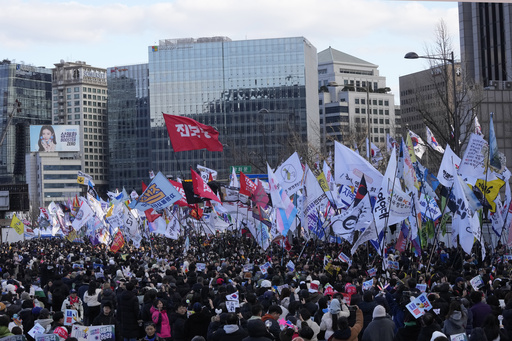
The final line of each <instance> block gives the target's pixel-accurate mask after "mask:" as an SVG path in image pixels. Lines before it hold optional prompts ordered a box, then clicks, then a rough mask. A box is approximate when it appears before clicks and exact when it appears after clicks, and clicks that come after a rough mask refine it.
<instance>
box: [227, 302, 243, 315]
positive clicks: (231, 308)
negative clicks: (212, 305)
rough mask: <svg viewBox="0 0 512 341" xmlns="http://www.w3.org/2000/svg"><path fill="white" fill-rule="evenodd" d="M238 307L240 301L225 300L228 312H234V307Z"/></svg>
mask: <svg viewBox="0 0 512 341" xmlns="http://www.w3.org/2000/svg"><path fill="white" fill-rule="evenodd" d="M238 307H240V303H239V302H238V301H226V308H227V309H228V312H229V313H234V312H236V308H238Z"/></svg>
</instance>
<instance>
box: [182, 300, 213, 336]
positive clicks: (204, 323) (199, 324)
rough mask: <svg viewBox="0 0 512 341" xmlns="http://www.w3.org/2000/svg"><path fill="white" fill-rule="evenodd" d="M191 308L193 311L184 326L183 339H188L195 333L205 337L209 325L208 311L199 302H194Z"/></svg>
mask: <svg viewBox="0 0 512 341" xmlns="http://www.w3.org/2000/svg"><path fill="white" fill-rule="evenodd" d="M192 308H193V312H194V313H193V314H192V315H190V317H189V318H188V320H187V321H186V322H185V326H184V331H185V340H188V341H190V340H192V338H193V337H194V336H196V335H199V336H202V337H204V338H205V339H206V337H207V334H208V326H209V325H210V318H211V316H210V313H209V312H208V310H207V308H203V306H202V305H201V303H199V302H196V303H194V305H193V307H192Z"/></svg>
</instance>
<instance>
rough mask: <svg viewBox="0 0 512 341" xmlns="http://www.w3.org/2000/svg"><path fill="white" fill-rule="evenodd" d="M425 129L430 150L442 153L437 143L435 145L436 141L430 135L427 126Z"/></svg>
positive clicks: (442, 149) (432, 135)
mask: <svg viewBox="0 0 512 341" xmlns="http://www.w3.org/2000/svg"><path fill="white" fill-rule="evenodd" d="M425 127H426V128H427V142H428V144H429V145H430V147H432V149H434V150H436V151H438V152H439V153H444V148H443V147H441V146H440V145H439V143H437V140H436V138H435V137H434V134H432V131H430V129H429V128H428V127H427V126H425Z"/></svg>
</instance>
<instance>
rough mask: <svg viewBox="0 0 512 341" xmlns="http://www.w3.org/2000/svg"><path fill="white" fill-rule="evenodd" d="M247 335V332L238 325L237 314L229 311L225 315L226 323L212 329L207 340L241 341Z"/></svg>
mask: <svg viewBox="0 0 512 341" xmlns="http://www.w3.org/2000/svg"><path fill="white" fill-rule="evenodd" d="M247 336H249V333H248V332H247V331H246V330H245V329H243V328H241V327H240V326H239V321H238V316H236V314H234V313H229V314H227V317H226V324H225V325H224V326H223V327H222V328H219V329H217V330H216V331H214V332H213V333H212V334H211V336H210V337H209V338H208V341H241V340H242V339H244V338H246V337H247Z"/></svg>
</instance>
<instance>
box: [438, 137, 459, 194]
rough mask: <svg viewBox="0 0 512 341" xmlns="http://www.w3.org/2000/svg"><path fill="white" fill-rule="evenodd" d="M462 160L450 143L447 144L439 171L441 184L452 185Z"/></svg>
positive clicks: (448, 186)
mask: <svg viewBox="0 0 512 341" xmlns="http://www.w3.org/2000/svg"><path fill="white" fill-rule="evenodd" d="M460 161H461V160H460V157H458V156H457V155H456V154H455V153H454V152H453V150H452V149H451V148H450V146H449V145H446V149H445V152H444V155H443V160H442V161H441V165H440V166H439V172H438V173H437V180H439V183H440V184H441V185H443V186H444V187H447V188H450V187H452V184H453V180H454V179H455V175H456V173H455V172H456V169H457V168H459V165H460Z"/></svg>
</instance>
